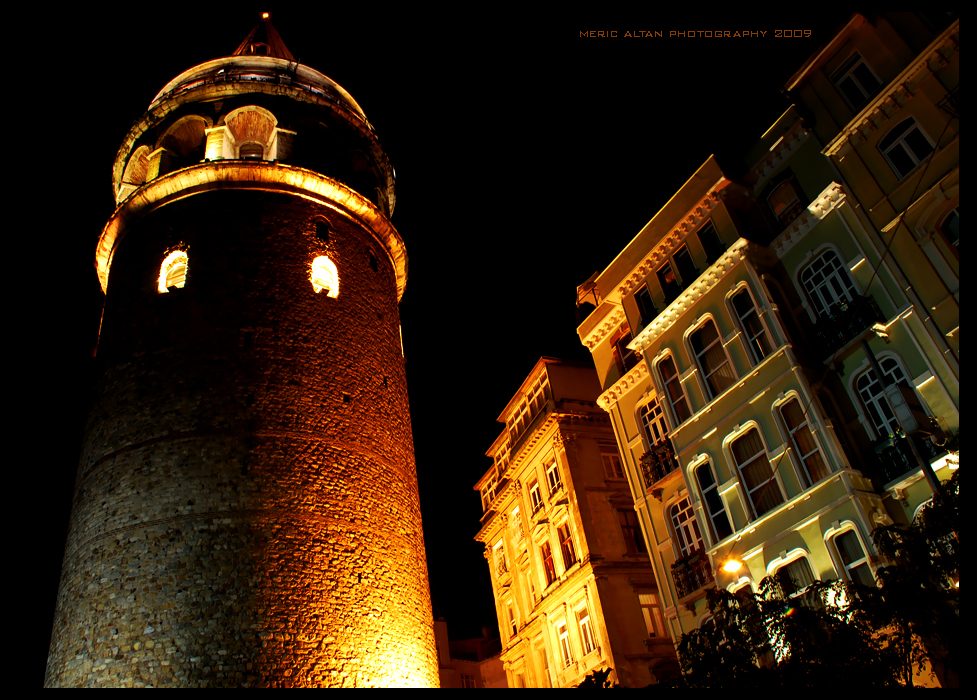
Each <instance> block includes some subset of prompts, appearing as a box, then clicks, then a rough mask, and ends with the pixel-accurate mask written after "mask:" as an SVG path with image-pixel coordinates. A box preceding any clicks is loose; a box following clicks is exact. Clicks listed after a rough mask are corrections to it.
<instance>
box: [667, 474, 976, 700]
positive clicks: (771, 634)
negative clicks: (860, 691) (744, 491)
mask: <svg viewBox="0 0 977 700" xmlns="http://www.w3.org/2000/svg"><path fill="white" fill-rule="evenodd" d="M944 489H945V493H944V495H943V496H938V497H936V498H934V499H933V502H932V503H931V504H930V505H929V506H928V507H927V508H926V509H925V510H924V511H923V512H922V513H921V515H920V517H919V518H917V520H916V522H914V523H912V524H911V525H909V526H895V525H892V526H888V527H882V528H879V529H877V530H876V531H875V532H874V533H873V540H874V541H875V544H876V548H877V549H878V551H879V552H880V554H881V555H882V556H883V557H884V558H885V560H886V561H887V564H886V565H885V566H882V567H880V568H879V569H878V570H877V571H876V576H877V579H878V582H879V586H878V587H877V588H876V587H871V588H866V587H862V586H856V585H855V584H852V583H848V582H842V581H816V582H815V583H814V584H812V585H811V586H809V587H808V588H807V589H806V590H805V592H804V593H803V594H801V595H797V596H793V597H790V596H786V595H785V594H784V590H785V586H784V585H782V584H783V583H785V582H782V581H780V580H778V578H777V577H776V576H774V577H768V578H766V579H764V580H763V581H762V582H761V584H760V590H759V593H756V594H755V593H753V592H752V591H749V590H746V591H741V592H737V593H736V594H735V595H734V594H732V593H729V592H728V591H725V590H721V589H720V590H715V589H714V590H710V591H708V594H707V604H708V608H709V611H710V613H711V615H712V620H711V621H710V622H709V623H708V624H706V625H704V626H703V627H702V628H701V629H698V630H694V631H693V632H690V633H689V634H686V635H684V636H683V637H682V640H681V642H680V643H679V660H680V663H681V667H682V673H683V676H682V678H681V679H680V680H679V681H678V682H677V685H679V686H682V687H689V688H707V687H708V688H717V687H718V688H764V687H768V688H787V687H792V688H797V687H806V688H822V687H823V688H825V689H828V688H832V689H837V688H840V687H845V688H883V687H891V686H899V685H903V686H906V685H913V684H914V675H917V674H918V673H919V672H920V669H921V668H922V667H924V666H926V665H927V664H929V665H930V666H932V667H933V668H935V669H937V670H939V671H940V672H941V673H942V674H943V675H944V682H946V681H949V682H950V683H951V684H952V683H953V678H954V677H955V674H956V672H957V667H956V663H957V662H956V657H955V656H954V651H955V650H956V649H957V648H958V646H959V637H960V616H959V588H957V587H956V582H957V581H958V580H959V571H960V566H959V552H960V548H959V537H958V536H959V472H957V473H955V474H954V476H953V478H952V479H951V480H950V481H948V482H947V483H946V484H945V485H944ZM787 590H793V587H787Z"/></svg>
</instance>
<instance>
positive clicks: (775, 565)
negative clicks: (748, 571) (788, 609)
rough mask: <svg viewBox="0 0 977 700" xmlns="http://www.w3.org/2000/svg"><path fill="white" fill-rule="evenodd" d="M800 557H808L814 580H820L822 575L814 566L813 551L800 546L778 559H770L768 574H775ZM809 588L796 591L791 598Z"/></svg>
mask: <svg viewBox="0 0 977 700" xmlns="http://www.w3.org/2000/svg"><path fill="white" fill-rule="evenodd" d="M798 559H807V565H808V566H809V567H810V568H811V573H812V574H813V575H814V580H815V581H820V580H821V575H820V574H819V573H818V570H817V569H815V568H814V566H813V564H812V562H813V561H814V559H813V558H812V557H811V553H810V552H808V551H807V550H806V549H802V548H800V547H798V548H796V549H792V550H790V551H789V552H786V553H785V554H783V555H782V556H779V557H777V558H776V559H773V560H772V561H770V563H769V564H767V576H773V575H774V574H776V573H777V572H778V571H779V570H780V569H782V568H784V567H785V566H787V565H788V564H793V563H794V562H795V561H797V560H798ZM807 588H808V587H807V586H805V587H804V588H802V589H800V590H799V591H795V592H794V593H791V594H790V595H789V596H788V597H789V598H794V597H797V596H799V595H802V594H803V593H804V591H806V590H807Z"/></svg>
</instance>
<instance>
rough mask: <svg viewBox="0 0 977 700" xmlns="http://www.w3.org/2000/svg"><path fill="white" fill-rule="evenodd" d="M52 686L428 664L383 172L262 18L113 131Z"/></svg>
mask: <svg viewBox="0 0 977 700" xmlns="http://www.w3.org/2000/svg"><path fill="white" fill-rule="evenodd" d="M112 178H113V179H112V181H113V186H114V191H115V193H116V197H117V203H118V208H117V209H116V211H115V213H114V214H113V215H112V217H111V218H110V219H109V221H108V223H107V224H106V225H105V228H104V230H103V232H102V235H101V237H100V239H99V243H98V248H97V252H96V268H97V272H98V276H99V280H100V282H101V285H102V290H103V291H104V292H105V294H106V297H105V308H104V312H103V320H102V326H101V332H100V339H99V347H98V362H99V380H98V383H97V386H96V390H95V395H94V396H95V397H94V402H93V407H92V410H91V413H90V416H89V419H88V423H87V427H86V431H85V438H84V444H83V448H82V457H81V463H80V465H79V469H78V475H77V482H76V486H75V496H74V502H73V508H72V515H71V522H70V529H69V534H68V542H67V547H66V551H65V556H64V564H63V568H62V575H61V584H60V591H59V594H58V609H57V613H56V617H55V624H54V631H53V635H52V639H51V647H50V653H49V657H48V667H47V678H46V683H47V685H52V686H53V685H58V686H62V685H63V686H109V685H113V686H114V685H123V686H128V685H154V686H200V685H209V686H239V685H271V686H288V685H294V686H320V685H328V686H339V685H344V686H352V685H357V686H395V685H411V686H423V685H433V686H436V685H437V683H438V665H437V659H436V654H435V644H434V634H433V630H432V624H433V623H432V618H431V603H430V593H429V589H428V579H427V566H426V560H425V553H424V542H423V537H422V532H421V516H420V510H419V505H418V495H417V478H416V472H415V465H414V454H413V439H412V435H411V423H410V414H409V408H408V402H407V386H406V379H405V371H404V361H403V356H402V345H401V340H400V320H399V311H398V302H399V300H400V297H401V295H402V294H403V291H404V285H405V283H406V279H407V258H406V253H405V249H404V243H403V240H402V239H401V237H400V235H399V234H398V232H397V231H396V229H394V227H393V226H392V225H391V223H390V218H389V217H390V216H391V214H392V212H393V209H394V174H393V168H392V167H391V165H390V162H389V161H388V159H387V156H386V154H385V153H384V151H383V149H382V148H381V146H380V143H379V141H378V140H377V136H376V133H375V132H374V129H373V127H372V126H371V125H370V122H369V121H368V120H367V118H366V115H365V114H364V113H363V110H362V109H361V108H360V107H359V105H358V104H357V103H356V101H355V100H354V99H353V98H352V96H350V95H349V93H347V92H346V91H345V90H344V89H343V88H342V87H340V86H339V85H338V84H336V83H335V82H334V81H332V80H330V79H329V78H328V77H326V76H325V75H323V74H322V73H319V72H318V71H316V70H314V69H312V68H309V67H307V66H305V65H302V64H300V63H297V62H296V60H295V59H294V57H293V56H292V54H291V53H290V52H289V51H288V49H287V48H286V47H285V45H284V43H283V42H282V40H281V37H280V36H279V35H278V33H277V32H276V31H275V29H274V28H273V27H272V25H271V23H270V21H269V19H268V18H267V16H265V17H264V18H263V19H262V20H261V22H260V24H259V25H258V27H256V28H255V30H254V31H252V33H251V34H250V35H249V36H248V37H247V39H245V41H244V42H243V43H242V44H241V46H240V47H239V48H238V49H237V50H236V51H235V52H234V54H233V55H231V56H228V57H225V58H219V59H216V60H213V61H209V62H206V63H203V64H201V65H198V66H195V67H193V68H191V69H189V70H187V71H185V72H184V73H182V74H180V75H179V76H177V77H176V78H174V79H173V80H172V81H170V83H169V84H167V85H166V86H165V87H164V88H163V89H162V91H160V93H159V94H158V95H157V96H156V98H155V99H154V100H153V101H152V103H151V104H150V105H149V108H148V109H147V110H146V112H145V113H144V114H143V115H142V116H141V117H140V118H139V119H138V120H137V121H136V122H135V124H134V125H133V127H132V128H131V129H130V130H129V132H128V134H127V135H126V137H125V140H124V142H123V144H122V146H121V147H120V149H119V151H118V154H117V156H116V159H115V164H114V170H113V174H112Z"/></svg>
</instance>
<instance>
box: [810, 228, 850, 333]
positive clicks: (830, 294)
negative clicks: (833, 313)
mask: <svg viewBox="0 0 977 700" xmlns="http://www.w3.org/2000/svg"><path fill="white" fill-rule="evenodd" d="M830 254H833V255H834V256H835V258H837V260H838V263H839V265H838V266H836V267H833V269H832V270H831V272H830V273H829V274H826V275H824V279H823V280H822V281H821V282H818V283H814V282H812V283H811V285H810V286H808V283H807V281H805V279H804V276H805V273H807V271H808V270H810V269H811V268H812V267H813V266H814V265H815V264H816V263H817V262H818V261H820V260H822V258H827V256H828V255H830ZM825 264H833V263H827V262H826V263H825ZM822 272H823V270H818V271H817V272H814V273H812V274H815V275H816V274H821V273H822ZM846 280H847V282H848V284H847V285H846V284H845V281H846ZM832 281H833V282H832ZM797 282H798V286H799V288H800V290H801V292H802V294H803V296H804V298H805V299H807V301H808V302H809V303H810V309H811V313H812V317H813V320H814V321H815V322H816V321H817V319H819V318H821V317H823V316H827V315H828V314H829V313H830V310H831V307H832V306H834V305H835V304H836V303H839V302H840V301H841V299H842V297H844V299H845V301H846V302H847V303H849V304H850V303H852V302H853V301H854V300H855V297H857V296H861V291H860V290H859V288H858V285H857V284H856V282H855V280H854V278H852V276H851V274H850V271H849V269H848V265H847V264H846V262H845V259H844V257H843V256H842V255H841V252H840V251H839V250H837V249H836V248H835V247H834V246H826V247H824V248H822V249H820V250H818V251H817V253H816V254H814V255H812V256H811V258H810V259H809V260H806V261H805V262H804V263H803V264H802V265H801V266H800V267H799V268H798V270H797ZM834 283H836V284H837V286H834ZM839 291H841V294H839ZM822 292H826V293H822ZM815 294H816V295H817V296H815ZM822 307H823V308H822Z"/></svg>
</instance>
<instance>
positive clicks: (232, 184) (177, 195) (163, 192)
mask: <svg viewBox="0 0 977 700" xmlns="http://www.w3.org/2000/svg"><path fill="white" fill-rule="evenodd" d="M214 190H252V191H254V190H257V191H264V192H279V193H282V194H288V195H291V196H294V197H301V198H303V199H307V200H311V201H313V202H317V203H318V204H321V205H323V206H326V207H329V208H330V209H332V210H334V211H336V212H338V213H339V214H341V215H342V216H345V217H347V218H349V219H351V220H353V221H355V222H356V223H358V224H360V225H362V226H365V227H366V228H367V229H369V230H370V231H372V232H373V235H374V236H375V237H376V240H377V241H378V242H379V243H380V244H381V245H382V246H383V248H384V250H386V251H387V254H388V256H389V257H390V262H391V265H392V266H393V268H394V274H395V276H396V283H397V300H398V302H399V301H400V298H401V297H402V296H403V294H404V288H405V287H406V285H407V251H406V248H405V247H404V241H403V239H402V238H401V237H400V234H399V233H398V232H397V229H396V228H394V226H393V224H392V223H390V220H389V219H388V218H387V217H386V216H385V215H384V214H383V212H381V211H380V210H379V209H378V208H377V207H376V206H375V205H374V204H373V203H372V202H370V201H369V200H368V199H366V198H365V197H364V196H363V195H361V194H359V193H358V192H356V191H355V190H353V189H351V188H349V187H347V186H346V185H344V184H343V183H341V182H339V181H337V180H334V179H332V178H329V177H326V176H325V175H321V174H320V173H317V172H315V171H312V170H308V169H306V168H299V167H295V166H291V165H283V164H281V163H273V162H254V161H213V162H207V163H200V164H199V165H192V166H190V167H187V168H183V169H181V170H176V171H174V172H172V173H169V174H167V175H164V176H162V177H159V178H156V179H154V180H151V181H150V182H148V183H146V184H145V185H143V186H142V187H140V188H139V189H138V190H136V191H135V192H134V193H133V194H132V195H131V196H129V198H128V199H126V200H125V201H124V202H123V203H122V204H120V205H119V207H118V208H117V209H116V210H115V212H113V214H112V216H111V217H110V218H109V220H108V222H107V223H106V224H105V227H104V228H103V229H102V234H101V236H100V237H99V240H98V246H97V248H96V253H95V268H96V271H97V272H98V280H99V283H100V284H101V286H102V291H103V292H107V290H108V281H109V270H110V268H111V266H112V258H113V256H114V255H115V251H116V249H117V248H118V245H119V242H120V241H121V240H122V238H123V237H124V236H125V233H126V231H127V230H128V228H129V227H130V226H131V225H132V224H133V223H135V222H136V221H138V220H139V219H141V218H142V217H144V216H146V215H147V214H149V213H150V212H153V211H155V210H157V209H159V208H160V207H163V206H166V205H167V204H170V203H172V202H175V201H178V200H181V199H184V198H185V197H192V196H194V195H199V194H204V193H206V192H212V191H214Z"/></svg>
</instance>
